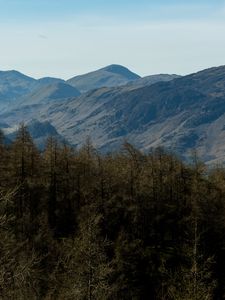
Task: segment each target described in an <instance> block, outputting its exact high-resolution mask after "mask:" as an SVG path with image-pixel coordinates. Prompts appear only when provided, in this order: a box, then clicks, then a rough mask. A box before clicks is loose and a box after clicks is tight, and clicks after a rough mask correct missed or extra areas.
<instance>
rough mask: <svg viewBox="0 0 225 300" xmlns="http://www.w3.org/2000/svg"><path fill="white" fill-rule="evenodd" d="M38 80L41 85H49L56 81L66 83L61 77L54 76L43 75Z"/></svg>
mask: <svg viewBox="0 0 225 300" xmlns="http://www.w3.org/2000/svg"><path fill="white" fill-rule="evenodd" d="M38 82H39V83H40V84H41V85H49V84H54V83H59V82H61V83H65V80H63V79H60V78H54V77H43V78H40V79H38Z"/></svg>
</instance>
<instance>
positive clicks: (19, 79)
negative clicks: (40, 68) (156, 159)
mask: <svg viewBox="0 0 225 300" xmlns="http://www.w3.org/2000/svg"><path fill="white" fill-rule="evenodd" d="M0 110H1V113H0V120H1V123H0V127H1V128H3V129H4V131H5V133H6V135H7V136H8V138H13V132H15V130H16V128H17V126H18V124H19V123H20V122H21V121H25V122H27V123H28V127H30V129H32V130H31V131H32V135H33V137H34V139H35V141H36V142H37V143H38V144H39V145H41V146H43V140H44V138H46V136H48V135H55V136H57V137H58V138H59V139H61V140H63V139H65V140H67V141H68V142H69V143H70V144H71V145H73V146H78V147H79V146H81V145H82V143H83V142H84V141H85V139H86V137H87V136H90V137H91V139H92V141H93V143H94V145H95V146H96V147H97V148H98V149H100V150H101V151H104V152H108V151H111V150H115V149H118V147H120V145H121V144H122V143H123V141H124V139H126V140H128V141H130V142H131V143H133V144H134V145H135V146H137V147H138V148H140V149H142V150H145V151H147V150H149V149H151V147H157V146H165V147H166V148H167V149H169V150H172V151H174V152H176V153H178V154H180V155H181V156H182V157H184V158H185V159H188V158H189V157H190V155H191V152H192V150H193V149H195V150H197V153H198V154H199V156H200V159H202V160H204V161H205V162H208V163H216V162H219V161H221V162H224V161H225V143H224V139H225V66H222V67H217V68H211V69H207V70H203V71H200V72H198V73H195V74H191V75H188V76H183V77H181V76H178V75H173V74H172V75H168V74H159V75H152V76H147V77H144V78H141V77H140V76H138V75H137V74H135V73H133V72H131V71H129V70H128V69H127V68H125V67H123V66H119V65H111V66H108V67H105V68H102V69H100V70H97V71H94V72H91V73H88V74H85V75H81V76H76V77H73V78H72V79H69V80H67V81H64V80H62V79H55V78H48V77H46V78H42V79H39V80H35V79H33V78H30V77H27V76H25V75H23V74H21V73H19V72H16V71H8V72H0ZM1 124H2V125H1ZM38 128H41V130H40V131H39V130H38ZM43 132H44V134H43Z"/></svg>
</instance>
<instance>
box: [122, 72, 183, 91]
mask: <svg viewBox="0 0 225 300" xmlns="http://www.w3.org/2000/svg"><path fill="white" fill-rule="evenodd" d="M180 77H181V76H180V75H176V74H156V75H149V76H145V77H142V78H139V79H136V80H134V81H131V82H129V83H128V84H127V85H129V86H132V87H135V88H140V87H145V86H149V85H153V84H155V83H157V82H160V81H171V80H173V79H176V78H180Z"/></svg>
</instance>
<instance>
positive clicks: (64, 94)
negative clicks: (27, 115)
mask: <svg viewBox="0 0 225 300" xmlns="http://www.w3.org/2000/svg"><path fill="white" fill-rule="evenodd" d="M79 95H80V92H79V91H78V90H77V89H76V88H74V87H72V86H71V85H69V84H66V83H64V82H61V81H55V82H53V83H51V84H41V86H39V87H38V88H36V89H35V90H34V91H32V92H31V93H30V94H28V95H26V96H25V97H23V98H21V99H20V101H19V103H20V105H34V104H38V103H42V102H48V101H63V100H64V99H67V98H72V97H73V98H74V97H77V96H79Z"/></svg>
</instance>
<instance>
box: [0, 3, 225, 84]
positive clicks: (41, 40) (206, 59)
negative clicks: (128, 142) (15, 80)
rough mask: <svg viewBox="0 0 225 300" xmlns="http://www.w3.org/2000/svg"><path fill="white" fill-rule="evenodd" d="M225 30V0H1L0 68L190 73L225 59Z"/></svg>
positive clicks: (42, 72)
mask: <svg viewBox="0 0 225 300" xmlns="http://www.w3.org/2000/svg"><path fill="white" fill-rule="evenodd" d="M224 33H225V1H223V0H211V1H207V0H204V1H203V0H195V1H193V0H189V1H183V0H179V1H178V0H155V1H151V0H136V1H133V0H129V1H128V0H120V1H119V0H114V1H109V0H108V1H107V0H104V1H103V0H81V1H78V0H0V45H1V47H0V70H8V69H17V70H19V71H21V72H23V73H26V74H28V75H31V76H34V77H41V76H47V75H48V76H57V77H63V78H69V77H72V76H74V75H77V74H80V73H85V72H88V71H91V70H94V69H97V68H100V67H103V66H105V65H109V64H112V63H118V64H122V65H125V66H127V67H128V68H130V69H132V70H133V71H135V72H137V73H139V74H140V75H149V74H155V73H179V74H187V73H191V72H195V71H197V70H200V69H204V68H207V67H211V66H217V65H223V64H225V35H224Z"/></svg>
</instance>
